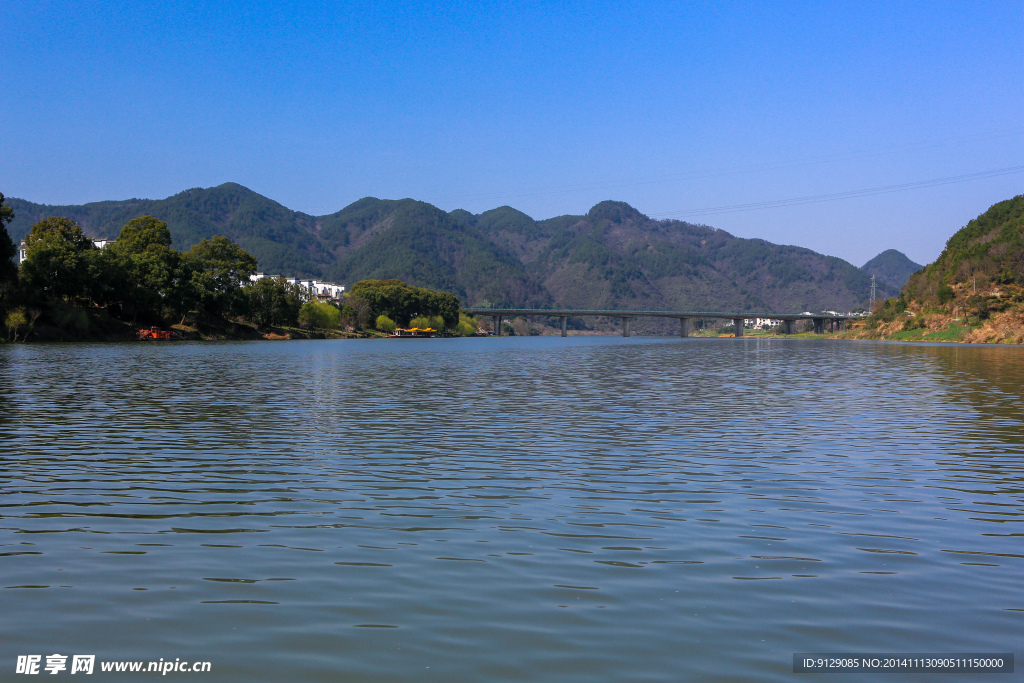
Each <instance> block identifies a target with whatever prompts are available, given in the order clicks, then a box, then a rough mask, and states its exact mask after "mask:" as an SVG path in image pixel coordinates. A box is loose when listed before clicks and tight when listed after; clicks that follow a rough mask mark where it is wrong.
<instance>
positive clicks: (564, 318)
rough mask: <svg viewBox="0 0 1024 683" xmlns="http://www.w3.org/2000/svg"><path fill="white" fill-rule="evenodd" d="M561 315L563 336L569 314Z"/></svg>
mask: <svg viewBox="0 0 1024 683" xmlns="http://www.w3.org/2000/svg"><path fill="white" fill-rule="evenodd" d="M561 317H562V336H563V337H564V336H565V326H566V324H567V323H568V322H569V316H567V315H563V316H561Z"/></svg>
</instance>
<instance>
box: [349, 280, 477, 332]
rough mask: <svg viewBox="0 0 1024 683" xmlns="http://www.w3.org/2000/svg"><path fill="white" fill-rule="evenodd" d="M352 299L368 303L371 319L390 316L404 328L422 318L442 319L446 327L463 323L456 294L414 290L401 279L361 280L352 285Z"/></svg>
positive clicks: (424, 289)
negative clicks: (436, 316) (415, 319)
mask: <svg viewBox="0 0 1024 683" xmlns="http://www.w3.org/2000/svg"><path fill="white" fill-rule="evenodd" d="M350 298H353V299H362V300H364V301H366V302H367V304H368V305H369V308H370V312H371V316H372V318H371V319H375V318H376V317H377V316H378V315H386V316H388V317H389V318H391V319H392V320H394V321H395V323H396V324H398V325H400V326H405V325H409V324H410V323H409V320H410V319H412V318H414V317H416V316H421V315H422V316H432V315H439V316H441V317H442V318H443V319H444V327H454V326H455V325H456V324H457V323H458V322H459V299H458V297H456V296H455V295H454V294H449V293H447V292H434V291H432V290H429V289H426V288H423V287H411V286H409V285H407V284H405V283H404V282H402V281H401V280H361V281H359V282H357V283H355V284H354V285H352V291H351V292H350Z"/></svg>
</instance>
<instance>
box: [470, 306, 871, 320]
mask: <svg viewBox="0 0 1024 683" xmlns="http://www.w3.org/2000/svg"><path fill="white" fill-rule="evenodd" d="M466 310H467V311H468V312H469V313H470V314H472V315H500V316H502V317H507V316H517V315H524V316H525V315H549V316H553V317H556V318H560V317H562V316H568V317H570V318H572V317H574V316H578V315H600V316H607V317H609V318H629V317H635V318H725V319H728V320H735V319H736V318H771V319H773V320H814V319H815V318H818V319H825V320H848V319H850V318H853V317H855V316H850V315H845V314H842V313H809V314H805V313H766V312H764V311H617V310H601V309H574V308H467V309H466Z"/></svg>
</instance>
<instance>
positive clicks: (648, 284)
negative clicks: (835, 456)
mask: <svg viewBox="0 0 1024 683" xmlns="http://www.w3.org/2000/svg"><path fill="white" fill-rule="evenodd" d="M9 203H10V204H11V206H12V208H13V209H14V211H15V220H14V222H12V223H11V224H10V226H9V231H10V233H11V236H12V238H14V239H15V241H18V240H19V239H20V238H21V237H22V235H24V234H25V233H26V232H27V231H28V229H29V228H30V227H31V225H32V224H33V223H35V222H36V221H38V220H41V219H42V218H45V217H47V216H50V215H64V216H67V217H68V218H72V219H73V220H75V221H77V222H78V223H79V224H80V225H81V226H82V228H83V230H84V231H85V232H86V233H87V234H89V235H90V236H92V237H95V238H107V239H110V238H114V237H116V236H117V233H118V232H119V230H120V228H121V226H123V225H124V224H125V223H127V222H128V220H130V219H131V218H135V217H136V216H139V215H143V214H149V215H153V216H155V217H157V218H160V219H161V220H164V221H166V222H167V223H168V226H169V227H170V230H171V235H172V238H173V240H174V246H175V247H177V248H187V247H188V246H190V245H191V244H194V243H197V242H198V241H199V240H200V239H202V238H204V237H205V238H209V237H211V236H212V235H214V234H219V235H224V236H226V237H229V238H230V239H232V240H234V241H236V242H238V243H239V244H240V245H241V246H242V247H244V248H245V249H246V250H248V251H249V252H250V253H252V254H253V255H254V256H255V257H256V258H257V259H259V261H260V266H261V269H262V270H264V271H265V272H274V273H282V274H287V275H297V276H311V277H320V278H328V279H333V280H335V281H340V282H346V283H351V282H354V281H356V280H360V279H380V278H384V277H396V278H399V279H404V280H406V281H408V282H409V283H410V284H413V285H416V286H424V287H431V288H435V289H444V290H446V291H451V292H453V293H455V294H456V295H457V296H459V298H460V299H461V300H462V301H463V303H465V304H467V305H488V304H492V305H521V306H544V305H553V304H557V305H563V306H572V307H581V308H582V307H586V308H631V307H644V308H663V309H673V308H675V309H690V310H692V309H704V310H778V311H780V312H799V311H802V310H823V309H834V310H850V309H853V308H855V307H857V306H863V305H865V304H866V302H867V298H868V296H869V290H870V276H869V274H868V273H866V272H865V271H864V270H862V269H859V268H856V267H855V266H853V265H852V264H849V263H847V262H846V261H843V260H842V259H839V258H837V257H833V256H826V255H823V254H819V253H817V252H814V251H812V250H810V249H805V248H802V247H796V246H788V245H777V244H773V243H771V242H767V241H766V240H762V239H746V238H739V237H735V236H733V235H731V234H729V233H728V232H725V231H724V230H719V229H716V228H713V227H710V226H706V225H695V224H691V223H686V222H683V221H675V220H652V219H651V218H649V217H648V216H646V215H644V214H643V213H641V212H640V211H638V210H637V209H635V208H634V207H632V206H630V205H629V204H627V203H625V202H620V201H612V200H606V201H602V202H599V203H598V204H596V205H594V206H593V207H591V208H590V210H589V211H587V213H586V214H582V215H566V216H557V217H553V218H548V219H544V220H539V221H538V220H535V219H533V218H532V217H530V216H529V215H527V214H525V213H523V212H521V211H519V210H517V209H514V208H513V207H510V206H501V207H497V208H495V209H491V210H488V211H484V212H482V213H480V214H473V213H471V212H468V211H465V210H462V209H456V210H454V211H451V212H445V211H443V210H441V209H439V208H437V207H436V206H433V205H431V204H429V203H426V202H422V201H418V200H414V199H398V200H393V199H378V198H375V197H364V198H362V199H359V200H357V201H355V202H352V203H351V204H349V205H348V206H346V207H344V208H342V209H340V210H339V211H336V212H334V213H331V214H327V215H323V216H311V215H308V214H305V213H302V212H298V211H292V210H290V209H288V208H287V207H285V206H283V205H282V204H280V203H278V202H275V201H274V200H271V199H269V198H267V197H264V196H263V195H260V194H258V193H256V192H254V191H252V190H249V189H248V188H245V187H244V186H242V185H238V184H236V183H225V184H223V185H219V186H217V187H213V188H205V189H204V188H192V189H189V190H184V191H182V192H179V193H177V194H175V195H172V196H171V197H167V198H165V199H162V200H152V199H130V200H124V201H113V200H107V201H102V202H93V203H89V204H84V205H69V206H55V205H44V204H34V203H32V202H27V201H25V200H21V199H13V198H12V199H10V200H9ZM898 289H899V288H898V286H891V285H889V284H887V283H881V286H880V288H879V295H880V296H890V295H893V294H895V293H896V292H897V291H898Z"/></svg>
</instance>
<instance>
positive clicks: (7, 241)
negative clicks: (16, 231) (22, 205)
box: [0, 192, 18, 305]
mask: <svg viewBox="0 0 1024 683" xmlns="http://www.w3.org/2000/svg"><path fill="white" fill-rule="evenodd" d="M13 220H14V209H12V208H11V205H10V204H7V203H6V202H5V201H4V195H3V193H2V192H0V305H2V303H3V301H2V298H3V296H4V293H5V292H6V288H7V287H8V286H9V285H10V284H11V283H13V282H15V281H16V280H17V279H18V266H17V265H16V264H15V263H14V259H15V257H16V256H17V255H18V247H16V246H15V244H14V240H12V239H11V236H10V235H9V234H8V232H7V224H8V223H10V222H11V221H13Z"/></svg>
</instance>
